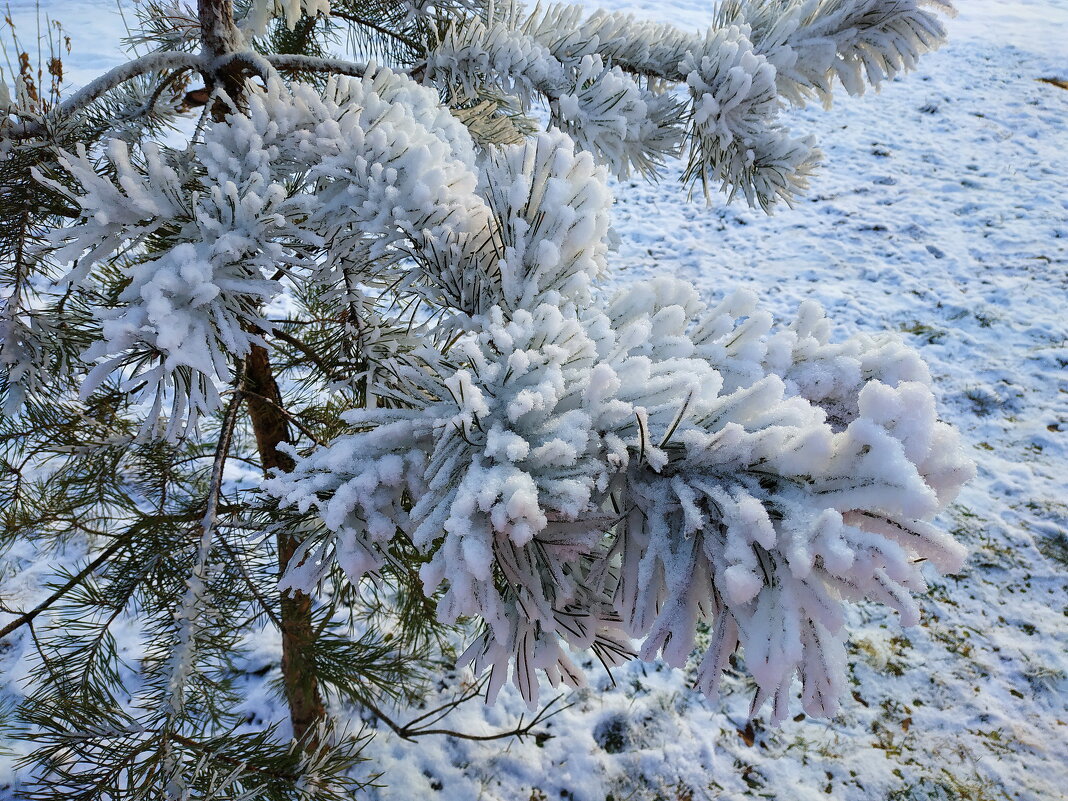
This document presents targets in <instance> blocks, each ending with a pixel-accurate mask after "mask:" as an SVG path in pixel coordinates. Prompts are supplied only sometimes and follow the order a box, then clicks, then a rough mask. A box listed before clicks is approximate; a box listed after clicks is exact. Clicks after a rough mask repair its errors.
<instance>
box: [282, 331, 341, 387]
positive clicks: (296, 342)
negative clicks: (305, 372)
mask: <svg viewBox="0 0 1068 801" xmlns="http://www.w3.org/2000/svg"><path fill="white" fill-rule="evenodd" d="M271 335H272V336H275V337H278V339H280V340H282V341H283V342H285V343H286V344H287V345H292V346H293V347H294V348H296V349H297V350H299V351H300V352H301V353H303V354H304V355H305V356H307V357H308V358H309V359H311V360H312V362H313V363H314V364H315V366H316V367H318V368H319V369H320V370H322V371H323V374H324V375H326V376H328V377H329V378H330V380H331V381H337V382H338V383H339V384H343V383H346V382H347V379H346V378H345V377H344V376H340V375H338V374H337V373H335V372H334V371H333V370H331V369H330V366H329V365H328V364H327V363H326V362H324V361H323V360H322V357H320V356H319V354H318V353H316V352H315V349H314V348H313V347H312V346H311V345H309V344H308V343H307V342H304V341H303V340H301V339H297V338H296V337H295V336H292V335H291V334H287V333H286V332H285V331H282V330H281V329H278V328H275V329H274V330H272V331H271Z"/></svg>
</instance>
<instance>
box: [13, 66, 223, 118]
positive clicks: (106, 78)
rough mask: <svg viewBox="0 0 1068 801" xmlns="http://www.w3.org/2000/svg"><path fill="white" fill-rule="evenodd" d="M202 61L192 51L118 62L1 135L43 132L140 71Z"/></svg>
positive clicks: (197, 67) (135, 75)
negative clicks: (44, 111) (37, 118)
mask: <svg viewBox="0 0 1068 801" xmlns="http://www.w3.org/2000/svg"><path fill="white" fill-rule="evenodd" d="M203 64H204V61H203V59H202V58H201V57H200V56H196V55H193V54H192V53H175V52H164V53H149V54H148V55H147V56H141V57H140V58H136V59H134V60H133V61H128V62H126V63H125V64H121V65H119V66H118V67H115V68H114V69H112V70H109V71H108V72H106V73H104V74H103V75H101V76H100V77H99V78H97V79H96V80H94V81H92V82H90V83H88V84H86V85H85V86H83V87H82V88H81V89H79V90H78V91H77V92H75V93H74V94H73V95H71V96H70V98H68V99H67V100H65V101H63V102H62V103H60V104H59V106H57V107H56V108H55V109H54V110H53V111H52V112H50V113H49V114H48V115H47V116H46V117H45V119H44V120H42V121H41V122H29V121H22V122H18V123H15V124H13V125H10V126H8V127H6V128H5V129H4V136H7V137H10V138H13V139H28V138H32V137H37V136H44V135H45V134H46V133H47V132H48V130H49V128H50V127H51V126H52V125H54V124H56V123H60V122H62V121H63V120H64V119H66V118H67V117H70V116H71V115H73V114H75V113H77V112H79V111H81V110H83V109H85V108H86V107H88V106H89V104H90V103H92V102H93V101H94V100H97V99H98V98H100V97H101V96H102V95H104V94H106V93H107V92H109V91H111V90H112V89H114V88H116V87H117V86H120V85H122V84H123V83H125V82H126V81H129V80H132V79H134V78H136V77H138V76H139V75H144V74H145V73H148V72H164V71H166V70H176V69H201V68H202V67H203Z"/></svg>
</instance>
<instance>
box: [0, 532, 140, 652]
mask: <svg viewBox="0 0 1068 801" xmlns="http://www.w3.org/2000/svg"><path fill="white" fill-rule="evenodd" d="M125 544H126V543H125V542H123V541H122V540H116V541H115V542H113V543H112V544H111V545H109V546H108V547H107V548H105V549H104V550H103V551H101V552H100V554H99V555H98V556H97V557H96V558H95V559H93V561H91V562H90V563H89V564H87V565H86V566H85V567H84V568H82V569H81V570H80V571H78V573H77V574H76V575H74V576H72V577H71V579H70V580H69V581H68V582H66V583H65V584H64V585H63V586H62V587H60V588H59V589H57V590H56V591H55V592H53V593H52V594H51V595H49V596H48V597H47V598H46V599H45V600H43V601H42V602H41V603H39V604H38V605H37V606H35V607H34V608H33V609H31V610H30V611H28V612H26V613H24V614H22V615H20V616H19V617H17V618H15V620H12V621H11V622H10V623H8V624H7V625H6V626H4V627H3V628H2V629H0V640H2V639H3V638H4V637H6V636H7V635H8V634H10V633H11V632H13V631H15V630H16V629H18V628H20V627H22V626H25V625H26V624H27V623H32V622H33V619H34V618H35V617H37V616H38V615H39V614H41V613H42V612H44V611H45V610H46V609H48V608H49V607H50V606H52V604H54V603H55V602H56V601H58V600H59V599H60V598H62V597H63V596H64V595H66V594H67V593H68V592H70V591H71V590H72V589H73V588H74V587H76V586H77V585H78V584H80V583H81V582H82V581H84V580H85V579H86V577H88V576H89V575H90V574H91V573H92V572H93V571H94V570H96V569H97V568H98V567H100V566H101V565H102V564H104V563H105V562H106V561H108V559H110V558H111V557H112V556H114V555H115V554H116V553H118V552H119V551H120V550H122V548H123V547H124V546H125Z"/></svg>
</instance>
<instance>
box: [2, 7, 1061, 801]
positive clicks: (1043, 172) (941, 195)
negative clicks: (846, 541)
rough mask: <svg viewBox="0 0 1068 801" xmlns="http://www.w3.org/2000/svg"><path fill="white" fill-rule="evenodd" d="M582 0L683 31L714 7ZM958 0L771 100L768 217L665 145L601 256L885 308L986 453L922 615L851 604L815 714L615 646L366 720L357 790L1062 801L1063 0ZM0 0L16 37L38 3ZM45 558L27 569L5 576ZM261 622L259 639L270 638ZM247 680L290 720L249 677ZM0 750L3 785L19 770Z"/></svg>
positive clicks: (30, 575) (626, 272)
mask: <svg viewBox="0 0 1068 801" xmlns="http://www.w3.org/2000/svg"><path fill="white" fill-rule="evenodd" d="M41 5H42V8H43V9H44V10H45V11H47V12H48V13H49V14H52V15H54V16H56V17H58V18H60V19H61V20H63V22H64V24H65V26H66V28H67V29H68V31H69V32H70V34H71V36H72V37H73V40H74V41H73V47H74V50H73V55H72V57H71V59H69V60H68V70H69V72H68V74H69V76H70V77H72V78H73V79H74V80H75V81H78V80H84V79H85V78H87V77H88V76H90V75H93V74H96V73H98V72H99V71H100V70H101V69H102V68H104V67H106V66H109V65H110V64H112V63H114V62H115V61H116V60H117V59H118V58H120V57H121V54H120V52H119V51H118V49H117V47H114V46H113V44H114V43H115V42H116V41H117V39H118V38H119V37H120V36H121V35H122V33H123V29H122V20H121V18H120V16H119V14H118V12H117V11H116V6H115V3H114V2H111V1H110V0H91V1H90V0H77V1H75V0H52V2H48V0H44V2H42V4H41ZM588 5H590V6H591V7H592V6H595V5H608V6H610V7H611V8H613V9H620V10H628V11H634V12H637V13H642V14H645V15H647V16H650V17H654V18H657V19H660V20H664V21H671V22H674V23H676V24H679V25H684V26H688V27H695V28H697V27H701V26H702V25H703V24H704V23H705V22H706V21H707V19H708V15H709V7H710V5H711V4H710V3H709V2H707V1H706V0H669V1H668V2H659V1H658V0H634V2H631V3H625V2H608V3H594V2H589V3H588ZM960 5H961V6H962V8H961V16H960V17H959V18H958V19H956V20H954V21H951V23H950V31H951V34H950V35H951V42H950V44H949V45H948V46H946V47H945V48H944V49H943V50H942V51H940V52H939V53H936V54H934V55H932V56H928V57H927V58H925V59H924V60H923V61H922V62H921V65H920V68H919V71H918V72H917V73H915V74H912V75H910V76H907V77H906V78H905V79H903V80H901V81H895V82H893V83H891V84H890V85H888V86H886V87H884V89H883V91H882V92H881V94H879V95H875V94H871V95H868V96H866V97H864V98H859V99H845V100H843V101H841V102H840V103H839V105H838V106H836V107H835V109H833V110H832V111H830V112H824V111H822V110H820V109H817V108H811V109H806V110H803V111H799V112H793V113H792V114H791V115H790V121H791V126H792V128H793V129H794V130H795V131H797V132H801V131H804V132H809V133H813V134H815V135H816V137H817V138H818V140H819V142H820V144H821V146H822V148H823V150H824V152H825V156H826V164H825V165H824V166H823V167H822V168H821V170H820V171H819V173H818V174H817V176H816V177H815V178H814V180H813V182H812V188H811V190H810V192H809V194H808V196H807V197H806V198H805V199H804V200H802V201H801V202H800V203H798V204H797V208H795V209H793V210H783V211H780V212H779V213H777V214H776V215H775V216H774V217H770V218H769V217H765V216H763V215H761V214H760V213H758V212H753V211H750V210H748V209H746V208H743V207H740V206H731V207H723V206H712V207H706V206H705V205H704V204H703V202H696V201H695V202H687V200H686V196H685V191H684V190H683V189H682V188H681V187H680V185H679V184H678V183H677V180H676V179H677V172H678V169H675V168H672V169H671V170H670V171H669V174H668V175H666V176H665V178H664V180H663V181H661V182H660V183H659V184H657V185H647V184H644V183H641V182H633V183H624V184H620V185H617V186H616V195H617V205H616V209H615V225H616V228H617V230H618V233H619V235H620V238H621V245H620V248H619V252H618V253H617V254H616V256H615V259H614V270H615V272H614V275H613V277H612V280H613V281H615V282H618V283H624V282H627V281H632V280H636V279H641V278H648V277H652V276H656V275H674V276H678V277H680V278H685V279H687V280H690V281H693V282H695V283H696V284H697V285H698V286H700V287H701V288H702V289H703V290H704V291H705V292H706V293H707V294H708V295H710V296H719V295H721V294H723V293H724V292H725V291H727V290H729V289H731V288H733V287H736V286H747V287H750V288H752V289H754V290H755V291H757V292H758V293H759V294H760V295H761V296H762V297H763V299H764V301H765V302H766V303H767V304H768V305H769V307H770V308H772V310H774V311H776V312H778V313H780V314H782V315H786V314H788V313H791V312H792V311H793V309H794V308H795V307H796V306H797V305H798V303H800V302H801V301H802V300H804V299H808V298H813V299H816V300H818V301H820V302H821V303H823V304H824V305H825V306H826V307H827V309H828V310H829V312H830V315H831V317H832V319H833V320H835V321H836V323H837V325H838V333H839V336H840V337H844V336H846V335H848V334H850V333H853V332H855V331H870V332H877V331H886V330H894V331H898V332H900V334H901V336H903V337H904V338H905V339H906V340H908V341H909V342H910V343H911V344H912V345H914V346H915V347H917V348H918V349H919V350H920V352H921V353H922V355H923V356H924V358H925V359H926V360H927V361H928V363H929V364H930V366H931V369H932V372H933V374H934V375H935V377H936V383H937V385H938V387H939V389H940V392H941V404H942V405H941V409H942V414H943V416H944V418H945V419H946V420H948V421H950V422H951V423H953V424H954V425H955V426H957V427H959V428H960V429H961V431H962V432H963V434H964V437H965V439H966V441H967V443H968V445H969V447H970V448H971V449H972V452H973V454H972V455H973V457H974V459H975V460H976V462H977V463H978V466H979V475H978V477H977V478H976V479H975V480H974V481H973V482H972V483H971V484H970V485H969V486H968V487H966V488H965V490H964V492H963V493H962V494H961V496H960V498H959V499H958V501H957V503H956V504H954V505H953V506H952V507H951V509H950V510H949V512H948V513H946V514H945V515H943V518H942V521H941V522H942V524H943V525H944V526H946V527H948V528H950V529H951V530H953V531H954V532H955V534H956V536H957V537H958V538H959V539H960V540H961V541H962V542H964V543H965V544H966V545H967V546H968V547H969V549H970V551H971V556H970V558H969V560H968V563H967V565H966V567H965V568H964V569H963V571H962V572H961V573H960V574H959V575H955V576H950V577H948V578H944V579H942V578H938V577H935V576H933V574H932V581H931V584H932V588H931V592H930V593H929V595H928V596H926V597H925V598H922V599H921V606H922V609H923V619H922V623H921V624H920V625H919V626H916V627H913V628H909V629H902V628H900V627H899V625H898V623H897V620H896V618H895V616H894V615H893V614H892V613H889V612H887V611H886V610H884V609H883V608H881V607H875V606H860V607H856V608H854V610H853V612H852V614H851V622H850V628H851V631H852V637H851V650H850V680H851V684H852V692H851V697H850V698H847V699H846V703H845V704H844V706H843V710H842V712H841V713H840V714H839V716H838V717H836V718H835V719H833V720H830V721H817V720H810V719H806V718H805V717H804V716H803V715H800V714H798V715H797V717H795V718H793V719H792V720H788V721H787V722H786V723H785V724H784V725H782V726H781V727H780V728H777V729H771V728H768V727H767V725H766V724H765V722H764V721H765V720H766V717H767V712H766V710H765V711H764V713H763V714H762V715H761V716H758V718H757V719H755V720H753V721H752V722H747V720H746V713H747V709H748V705H749V701H750V698H751V697H752V687H751V685H750V684H749V682H748V680H747V679H745V678H743V677H742V676H741V674H731V675H729V676H728V678H727V680H726V682H725V692H724V695H723V697H722V699H721V700H720V701H719V702H718V703H714V704H713V703H709V702H706V701H705V700H703V699H702V698H701V696H699V695H698V694H696V693H695V692H693V691H691V690H690V689H689V684H690V680H691V678H692V677H691V676H688V675H687V674H686V673H685V672H673V671H670V670H667V669H665V668H663V666H661V665H658V664H655V663H652V664H645V665H641V664H634V665H631V666H630V667H629V668H627V669H622V670H619V671H617V672H616V675H615V685H614V686H613V685H612V682H611V681H610V680H609V679H608V677H606V676H600V677H598V678H595V679H594V681H593V684H592V686H591V687H590V689H588V690H584V691H580V692H577V693H574V694H572V695H571V697H570V698H569V699H568V700H569V701H571V702H572V703H573V705H572V706H571V707H570V708H569V709H567V710H566V711H565V712H563V713H562V714H560V715H558V716H556V717H554V718H552V719H551V720H550V721H549V722H548V723H547V724H546V725H545V727H544V731H545V732H546V733H548V734H550V735H552V736H551V737H549V738H545V737H538V738H536V739H528V740H526V741H524V742H511V743H508V742H495V743H488V744H480V743H476V742H469V741H460V740H453V739H448V738H440V739H427V740H422V741H419V742H417V743H407V742H403V741H400V740H398V739H397V738H395V737H393V736H392V735H391V734H389V733H388V732H386V731H382V732H380V733H379V735H378V737H377V738H376V739H375V740H374V742H373V743H372V744H371V746H370V747H369V750H368V754H369V756H371V757H372V759H373V760H374V762H373V764H374V766H375V768H376V769H378V770H381V771H383V772H384V777H383V781H384V783H385V784H386V785H387V786H385V787H383V788H382V789H380V790H378V791H376V792H375V793H374V797H376V798H381V799H397V801H408V800H409V799H441V801H468V800H469V799H485V800H486V801H490V800H493V801H496V800H498V799H499V800H500V801H548V800H549V799H554V800H555V799H571V800H572V801H625V800H626V799H633V801H639V800H640V799H649V800H650V801H651V800H652V799H662V801H700V800H703V799H724V801H726V800H727V799H731V800H733V799H748V798H769V799H782V801H809V800H810V799H812V800H814V799H821V798H834V799H842V800H843V801H853V800H854V799H857V800H858V801H860V800H861V799H863V800H870V801H884V800H885V801H952V800H955V799H968V800H969V801H987V800H989V801H994V800H995V799H1021V801H1032V800H1034V801H1056V800H1057V799H1065V798H1068V91H1065V90H1064V89H1061V88H1058V87H1056V86H1054V85H1052V84H1049V83H1044V82H1040V81H1039V80H1038V79H1040V78H1043V77H1055V78H1061V79H1068V0H1029V1H1028V2H1022V3H1016V2H1013V3H1004V2H998V1H997V0H961V4H960ZM12 8H13V10H14V16H15V18H16V22H18V23H19V24H20V25H21V26H22V32H23V35H24V36H27V35H28V25H29V21H30V20H32V18H33V14H32V8H33V3H30V2H27V1H26V0H15V2H14V3H13V5H12ZM76 556H77V554H74V555H72V558H74V557H76ZM45 569H46V568H45V566H40V565H38V566H34V565H27V568H26V570H25V571H24V572H23V573H22V574H20V575H19V576H17V577H13V578H11V577H9V578H5V579H4V581H5V583H7V584H8V587H7V588H6V589H7V591H12V590H13V589H18V590H27V589H28V588H30V587H32V586H33V584H34V582H35V581H38V580H39V578H40V576H41V575H42V574H43V571H44V570H45ZM21 597H23V598H25V599H27V600H32V594H31V593H27V594H25V595H23V596H21ZM6 619H7V618H6V616H5V617H0V622H4V620H6ZM262 645H263V648H262V650H261V653H263V654H265V656H264V659H267V658H269V657H268V656H266V654H269V653H271V652H273V650H274V648H275V646H276V644H275V643H263V644H262ZM23 655H26V656H28V649H27V648H26V644H25V643H22V642H21V641H16V642H13V643H11V644H4V645H2V646H0V680H2V681H4V682H5V683H6V690H5V691H4V692H5V694H13V695H17V694H18V693H19V689H18V687H19V678H20V676H21V675H22V671H23V670H24V669H25V664H26V663H25V662H24V661H20V658H21V657H22V656H23ZM253 667H255V666H253ZM594 675H596V674H594ZM460 678H461V679H462V677H460ZM257 681H258V680H257ZM454 689H455V685H453V686H451V687H449V688H447V689H446V691H445V694H444V695H443V698H447V697H448V693H449V692H450V691H452V690H454ZM546 694H547V693H546ZM549 697H551V696H549ZM431 703H433V699H431ZM249 704H250V711H251V712H252V713H254V714H255V715H258V716H262V717H264V718H267V719H280V718H282V717H283V716H284V713H283V710H282V709H281V708H279V707H276V706H274V705H273V702H272V701H270V700H268V696H267V694H266V689H265V688H264V687H263V686H262V685H260V684H257V685H254V686H253V687H252V690H251V694H250V701H249ZM799 711H800V710H799V709H798V710H797V712H799ZM523 712H525V706H524V705H523V703H522V702H521V701H520V700H519V698H518V697H517V695H515V694H514V693H513V694H510V693H509V691H508V690H507V689H506V690H505V692H504V693H502V699H501V701H499V702H498V704H497V705H496V706H495V707H492V708H485V707H482V706H481V705H478V704H477V703H476V704H468V705H466V706H465V707H462V708H460V709H459V710H457V711H456V712H455V713H454V714H453V715H452V717H451V718H450V719H449V721H448V724H449V725H450V726H451V727H452V728H458V729H463V730H467V731H472V732H478V731H488V730H491V729H497V728H500V727H506V726H508V725H509V724H510V722H512V721H514V720H515V719H516V718H517V717H518V716H519V715H520V714H521V713H523ZM410 714H411V713H406V712H404V711H399V712H398V716H399V717H401V718H407V717H409V716H410ZM4 758H5V757H4V756H3V755H2V753H0V798H7V797H10V796H11V794H12V793H13V792H14V790H13V787H14V786H15V784H16V783H17V781H18V779H17V777H16V776H15V775H14V774H13V772H12V768H11V767H10V764H9V763H7V762H4Z"/></svg>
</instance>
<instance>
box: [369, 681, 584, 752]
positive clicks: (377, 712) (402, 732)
mask: <svg viewBox="0 0 1068 801" xmlns="http://www.w3.org/2000/svg"><path fill="white" fill-rule="evenodd" d="M480 688H481V683H480V684H479V685H478V686H477V687H476V689H475V692H474V694H471V692H470V691H467V692H465V693H464V694H463V695H461V696H460V697H459V698H458V699H455V700H453V701H450V702H448V703H447V704H443V705H441V706H439V707H435V708H434V709H432V710H430V711H429V712H424V713H423V714H422V715H420V716H419V717H417V718H414V719H413V720H410V721H408V722H407V723H405V724H403V725H401V724H399V723H397V722H396V721H395V720H393V719H392V718H391V717H390V716H389V715H387V714H386V713H385V712H383V711H382V710H381V709H379V708H378V707H377V706H376V705H375V704H374V702H372V701H371V700H369V699H362V700H361V701H360V704H361V705H362V706H363V707H364V708H365V709H367V711H369V712H370V713H371V714H372V715H374V716H375V717H376V718H377V719H378V720H380V721H381V722H382V723H384V724H386V726H387V728H389V729H390V730H391V731H393V733H394V734H396V735H397V736H398V737H400V738H402V739H404V740H414V739H415V738H416V737H427V736H430V735H444V736H446V737H456V738H457V739H460V740H473V741H477V742H485V741H489V740H506V739H508V738H509V737H517V738H519V739H520V740H522V739H523V738H524V737H527V736H529V735H530V733H531V731H533V729H534V727H535V726H537V725H538V724H539V723H542V722H544V721H546V720H548V719H549V718H551V717H553V716H554V715H558V714H560V713H561V712H563V711H564V710H565V709H568V708H570V707H571V706H574V704H573V703H572V704H564V705H563V706H559V707H558V706H557V703H558V702H559V701H560V699H561V698H563V697H564V696H563V695H562V694H561V695H558V696H556V698H554V699H553V700H551V701H550V702H549V703H547V704H546V705H545V706H543V707H542V708H541V709H540V710H539V711H538V714H536V715H535V716H534V717H533V718H531V719H530V721H529V722H527V723H524V722H523V718H522V717H520V719H519V723H518V724H517V725H516V726H515V727H514V728H511V729H508V730H507V731H498V732H493V733H491V734H470V733H469V732H463V731H456V730H455V729H429V728H420V727H419V725H418V724H419V722H420V721H424V720H426V719H427V718H433V722H437V721H438V720H440V719H441V718H442V717H444V714H445V713H447V712H449V711H451V710H452V709H453V708H455V707H457V706H459V705H460V704H462V703H464V702H465V701H469V700H471V699H472V698H474V697H475V695H477V694H478V692H479V691H480ZM553 707H556V708H555V709H554V708H553ZM550 710H551V711H550ZM439 713H441V714H439ZM428 725H429V724H428Z"/></svg>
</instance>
